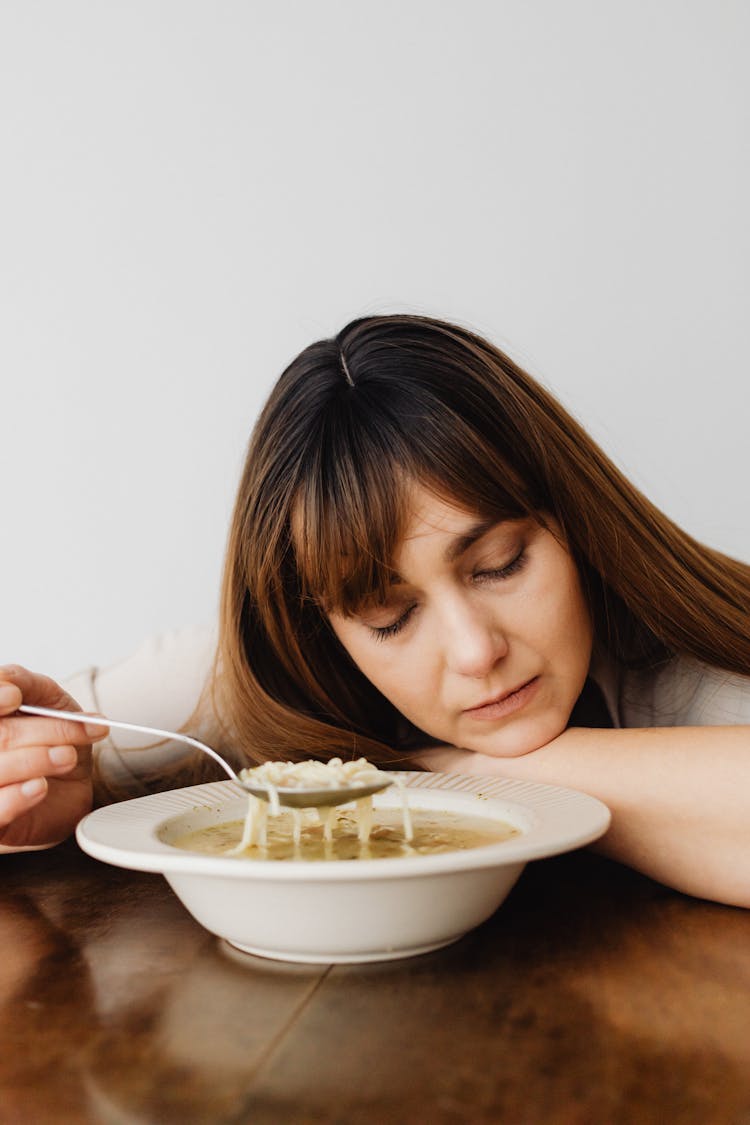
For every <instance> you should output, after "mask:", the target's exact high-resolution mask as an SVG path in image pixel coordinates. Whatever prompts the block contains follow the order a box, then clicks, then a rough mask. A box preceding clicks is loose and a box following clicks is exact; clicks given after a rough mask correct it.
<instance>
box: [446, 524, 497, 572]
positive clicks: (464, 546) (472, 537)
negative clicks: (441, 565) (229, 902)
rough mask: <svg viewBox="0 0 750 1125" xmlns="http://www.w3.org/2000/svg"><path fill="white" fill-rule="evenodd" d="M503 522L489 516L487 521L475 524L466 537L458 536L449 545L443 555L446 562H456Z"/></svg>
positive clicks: (466, 533)
mask: <svg viewBox="0 0 750 1125" xmlns="http://www.w3.org/2000/svg"><path fill="white" fill-rule="evenodd" d="M501 522H502V521H501V520H498V519H496V518H495V517H493V516H489V517H488V518H487V519H484V520H480V521H479V523H475V524H474V526H473V527H470V528H469V530H468V531H467V532H465V534H464V535H459V536H457V538H456V539H454V540H453V542H452V543H449V544H448V546H447V547H446V548H445V551H444V553H443V559H444V561H445V562H455V561H456V559H459V558H460V557H461V555H463V554H464V553H465V552H466V551H468V549H469V547H473V546H474V544H475V543H476V542H477V541H478V540H479V539H481V538H482V537H483V536H484V535H486V534H487V532H488V531H491V530H492V528H493V527H497V525H498V523H501Z"/></svg>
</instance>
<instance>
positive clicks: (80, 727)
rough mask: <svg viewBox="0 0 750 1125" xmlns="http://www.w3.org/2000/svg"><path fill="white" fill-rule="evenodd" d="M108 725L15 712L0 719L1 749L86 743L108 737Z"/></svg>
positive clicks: (85, 744) (83, 744)
mask: <svg viewBox="0 0 750 1125" xmlns="http://www.w3.org/2000/svg"><path fill="white" fill-rule="evenodd" d="M107 733H108V729H107V727H102V726H98V725H96V724H92V723H74V722H70V721H69V720H66V719H40V718H36V717H35V716H32V715H13V716H11V717H8V718H4V719H2V721H0V753H2V752H5V751H8V750H18V749H20V748H21V747H24V746H57V745H61V746H62V745H65V744H68V743H69V744H70V745H72V746H87V745H88V744H89V743H90V742H97V741H98V740H99V739H100V738H105V737H106V735H107Z"/></svg>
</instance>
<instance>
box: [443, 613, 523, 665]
mask: <svg viewBox="0 0 750 1125" xmlns="http://www.w3.org/2000/svg"><path fill="white" fill-rule="evenodd" d="M441 629H442V634H443V635H442V639H441V640H442V647H443V653H444V659H445V663H446V666H447V667H448V668H449V670H450V671H451V672H455V673H456V674H457V675H459V676H470V677H471V678H472V679H482V678H483V677H485V676H487V675H488V674H489V673H490V672H491V671H492V670H493V668H494V667H495V666H496V665H497V663H498V661H499V660H502V659H503V657H505V656H506V655H507V653H508V640H507V637H506V636H505V633H504V631H503V629H502V626H501V625H500V623H499V622H498V621H496V620H494V619H493V618H492V617H491V616H490V615H489V614H488V613H487V607H486V605H485V606H482V605H478V604H476V603H475V602H472V600H471V598H470V597H468V596H464V597H463V598H460V599H456V600H455V601H453V602H451V603H450V604H447V605H444V606H443V614H442V620H441Z"/></svg>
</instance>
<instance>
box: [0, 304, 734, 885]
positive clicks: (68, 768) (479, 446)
mask: <svg viewBox="0 0 750 1125" xmlns="http://www.w3.org/2000/svg"><path fill="white" fill-rule="evenodd" d="M749 609H750V568H749V567H748V566H746V565H744V564H742V563H739V562H735V561H734V560H731V559H729V558H726V557H724V556H722V555H720V554H719V553H717V552H715V551H712V550H710V549H709V548H706V547H703V546H701V545H700V544H698V543H696V542H695V541H694V540H692V539H691V538H690V537H689V536H687V535H686V534H685V533H684V532H682V531H681V530H680V529H679V528H677V527H676V526H675V525H674V524H673V523H672V522H671V521H670V520H669V519H667V517H666V516H664V515H663V514H662V513H661V512H659V511H658V510H657V509H656V508H654V507H653V505H651V504H650V503H649V502H648V501H647V500H646V499H645V498H644V497H643V496H641V495H640V494H639V493H638V492H637V491H636V489H634V488H633V486H632V485H631V484H629V483H628V482H627V481H626V480H625V479H624V478H623V476H622V475H621V474H620V473H619V472H618V470H617V469H616V468H615V467H614V466H613V465H612V463H611V462H610V461H609V460H608V459H607V458H606V457H605V456H604V454H603V453H602V452H601V451H600V450H599V449H598V448H597V446H596V445H595V444H594V443H593V442H592V440H591V439H590V438H589V437H588V435H587V434H586V433H585V432H584V431H583V430H582V429H581V427H580V426H579V425H578V424H577V423H576V422H575V421H574V420H573V419H572V418H571V417H570V416H569V415H568V414H567V413H566V412H565V411H564V410H563V409H562V408H561V407H560V405H559V404H558V403H556V402H555V401H554V399H553V398H552V397H551V396H550V395H549V394H548V393H547V392H546V391H544V390H543V389H542V388H541V387H540V386H539V385H538V384H537V383H535V382H534V381H533V380H532V379H531V378H530V377H529V376H528V375H526V374H525V373H524V372H523V371H521V370H520V369H519V368H518V367H516V365H515V364H513V363H512V362H511V361H510V360H509V359H508V358H507V357H506V356H504V355H503V354H502V353H500V352H499V351H498V350H497V349H495V348H494V347H492V346H491V345H490V344H488V343H487V342H486V341H484V340H482V339H480V338H479V337H477V336H475V335H473V334H472V333H470V332H467V331H465V330H464V329H461V328H458V327H456V326H454V325H450V324H446V323H443V322H440V321H436V320H430V319H427V318H422V317H411V316H385V317H369V318H366V319H363V320H359V321H355V322H353V323H352V324H350V325H348V326H347V327H346V328H345V329H344V330H343V331H342V332H341V333H340V334H339V335H338V336H337V337H336V338H335V339H333V340H326V341H321V342H319V343H316V344H313V345H312V346H311V347H309V348H307V349H306V350H305V351H304V352H303V353H302V354H301V355H300V356H299V357H298V358H297V359H296V360H295V361H294V362H293V363H292V364H291V365H290V366H289V367H288V368H287V370H286V371H285V372H284V373H283V375H282V376H281V378H280V380H279V382H278V383H277V385H276V387H275V389H274V391H273V392H272V394H271V396H270V399H269V401H268V403H267V404H266V407H265V408H264V410H263V412H262V414H261V417H260V419H259V421H258V424H257V426H256V429H255V433H254V435H253V438H252V441H251V444H250V449H249V452H248V457H247V463H246V466H245V470H244V473H243V476H242V480H241V483H240V488H239V494H238V499H237V504H236V508H235V513H234V518H233V523H232V528H231V532H230V539H229V546H228V552H227V560H226V569H225V576H224V584H223V594H222V605H221V617H220V632H219V645H218V658H217V661H216V664H215V668H214V675H213V677H212V678H211V683H210V691H209V692H208V693H207V694H206V695H205V697H204V699H203V702H202V705H201V707H200V708H199V710H198V711H197V712H196V715H195V717H194V718H195V720H196V722H198V721H199V722H200V723H202V724H206V726H204V727H203V730H204V733H205V734H208V733H209V732H210V733H212V735H213V737H214V738H215V739H216V740H217V741H219V742H221V743H222V744H223V745H224V746H225V747H227V746H231V747H235V748H239V751H238V760H239V761H241V762H247V761H251V762H257V761H260V760H263V759H265V758H278V757H310V756H317V757H321V756H324V757H326V756H330V755H334V754H337V755H340V756H342V757H351V756H352V755H353V754H354V755H359V754H365V755H366V756H367V757H369V758H370V759H371V760H374V761H377V762H380V763H397V764H400V765H407V764H409V763H412V764H413V763H417V764H419V765H421V766H423V767H425V768H428V769H442V770H460V771H467V772H479V773H501V774H503V775H506V776H510V777H516V778H524V779H528V780H531V781H543V782H551V783H557V784H563V785H570V786H573V787H576V788H580V789H583V790H586V791H587V792H590V793H593V794H594V795H596V796H598V797H600V798H601V799H603V800H604V801H605V802H606V803H607V804H609V806H610V808H611V809H612V811H613V823H612V828H611V830H610V831H609V833H608V834H607V836H606V837H605V838H604V840H603V842H601V844H600V845H599V847H600V849H601V850H602V851H604V852H605V853H606V854H608V855H610V856H612V857H614V858H616V859H619V860H621V861H622V862H625V863H629V864H631V865H632V866H634V867H636V868H638V869H639V870H641V871H644V872H646V873H647V874H649V875H652V876H654V877H656V878H659V879H661V880H663V881H664V882H666V883H668V884H670V885H672V886H675V887H677V888H678V889H681V890H685V891H688V892H690V893H693V894H698V895H703V896H705V897H709V898H715V899H717V900H720V901H725V902H732V903H736V904H740V905H745V906H750V858H748V856H747V853H748V849H747V846H746V845H747V842H748V828H747V825H748V824H749V823H750V816H749V815H748V814H750V796H748V794H750V785H748V782H750V679H746V678H745V677H748V676H750V629H748V620H749V618H748V610H749ZM4 679H5V681H6V686H5V687H4V688H2V689H0V705H2V707H3V708H4V709H5V712H6V713H8V712H10V711H12V710H13V709H14V708H15V707H16V706H17V705H18V703H19V702H20V699H21V697H22V696H24V697H27V698H29V699H31V698H32V697H34V698H35V701H37V702H39V701H41V699H42V697H44V699H45V700H46V701H48V702H49V701H52V702H51V705H52V706H62V705H63V704H67V705H68V706H69V705H70V704H71V699H70V697H69V696H66V695H64V694H63V693H61V690H60V689H59V688H57V686H56V685H51V684H50V683H49V682H46V683H45V682H44V681H43V680H40V679H39V678H35V677H32V676H30V674H29V673H26V672H23V671H11V672H6V674H5V676H4ZM0 725H1V726H2V728H3V733H2V739H3V743H2V745H3V746H4V747H5V748H6V753H5V754H3V755H0V762H2V766H0V769H2V768H4V769H5V774H4V775H0V780H2V781H4V783H5V784H4V788H3V789H2V790H0V802H3V803H2V804H1V805H0V819H1V820H2V822H3V823H4V824H6V825H7V828H6V829H5V836H4V837H3V843H5V844H6V846H7V845H9V844H13V845H18V844H19V843H26V844H34V843H36V842H40V843H42V842H48V840H49V838H52V837H51V836H50V833H51V829H50V827H49V823H50V822H51V821H54V824H55V832H56V833H59V832H61V831H62V829H63V828H64V827H67V828H68V830H69V829H70V828H71V827H72V825H73V824H74V822H75V818H76V817H78V816H79V815H80V813H81V811H83V809H84V808H85V807H86V802H87V801H89V800H90V795H89V794H88V793H87V791H86V790H85V786H86V784H87V771H86V756H87V749H86V745H85V744H84V745H83V746H82V745H81V739H82V737H84V736H81V735H79V734H78V732H76V731H75V730H73V729H72V725H59V726H58V725H56V724H45V723H43V722H42V721H39V722H37V721H32V720H29V719H24V718H20V717H18V716H16V717H14V718H6V719H3V720H2V722H1V724H0ZM101 733H102V732H101V730H99V731H97V732H94V734H101ZM92 736H93V735H91V736H89V737H92ZM53 743H60V744H61V745H59V746H55V748H54V749H55V750H56V751H58V752H59V753H58V756H59V757H61V758H62V757H63V751H64V757H65V760H64V761H63V762H62V763H61V764H59V765H56V766H54V767H53V766H52V764H51V763H50V761H49V754H52V753H53V751H52V750H50V749H49V748H50V747H51V746H52V744H53ZM73 748H75V750H74V749H73ZM48 751H49V754H48ZM74 753H75V755H76V756H75V761H74ZM43 777H46V778H49V779H50V780H49V781H48V782H44V781H43V780H41V779H42V778H43ZM70 779H73V780H72V781H71V780H70ZM22 781H23V782H25V783H26V785H27V787H28V785H29V783H32V784H36V785H37V786H39V792H38V793H37V794H36V795H34V794H33V793H32V794H29V793H28V792H27V793H26V794H24V793H23V788H22V785H21V784H20V783H21V782H22ZM45 785H46V786H47V788H46V789H45V788H44V786H45ZM73 785H77V786H78V788H77V791H76V793H77V796H76V799H75V801H74V800H73V799H72V797H71V799H70V800H69V801H66V800H65V799H64V797H63V796H61V795H60V794H64V793H66V792H68V791H71V792H72V786H73ZM69 787H70V789H69ZM24 801H26V804H24ZM34 801H36V802H38V803H37V804H36V805H32V804H29V802H34ZM55 817H56V819H55ZM66 818H67V823H66ZM43 823H44V824H45V827H44V828H42V827H41V825H42V824H43Z"/></svg>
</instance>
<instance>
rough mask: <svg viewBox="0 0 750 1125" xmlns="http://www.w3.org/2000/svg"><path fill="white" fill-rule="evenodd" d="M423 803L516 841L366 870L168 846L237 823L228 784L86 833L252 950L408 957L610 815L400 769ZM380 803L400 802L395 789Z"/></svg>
mask: <svg viewBox="0 0 750 1125" xmlns="http://www.w3.org/2000/svg"><path fill="white" fill-rule="evenodd" d="M399 776H400V777H401V778H403V779H404V781H405V783H406V786H407V789H408V793H409V803H410V805H411V806H412V807H413V808H429V809H449V810H453V811H456V812H460V813H464V814H469V815H475V816H482V817H488V818H490V819H493V818H494V819H499V820H503V821H506V822H510V823H511V824H513V825H514V826H515V827H516V828H518V829H519V830H520V835H518V836H514V837H511V838H510V839H509V840H504V841H502V842H500V843H497V844H490V845H488V846H486V847H481V848H472V849H469V850H466V851H455V852H446V853H442V854H438V855H430V856H418V857H413V858H412V857H407V858H399V859H368V860H357V861H356V862H338V863H325V862H308V861H289V862H286V861H285V862H283V863H279V862H267V861H259V860H252V859H246V858H243V857H230V856H226V857H224V856H208V855H198V854H195V853H192V852H186V851H183V850H181V849H178V848H175V847H173V846H171V844H170V843H169V842H168V841H169V839H170V838H171V839H174V838H175V837H177V836H179V835H183V834H185V833H187V832H190V831H193V830H196V829H198V828H202V827H206V826H208V825H210V824H218V823H221V822H223V821H228V820H236V819H239V818H240V817H242V816H243V814H244V811H245V808H246V798H245V797H243V796H238V791H237V789H236V787H235V786H233V785H232V783H231V782H218V783H212V784H208V785H198V786H191V787H189V788H186V789H176V790H173V791H171V792H169V793H158V794H154V795H153V796H149V797H139V798H137V799H135V800H131V801H124V802H121V803H120V804H116V805H110V806H107V807H106V808H102V809H97V810H96V811H95V812H92V813H90V814H89V815H88V816H86V817H84V819H83V820H82V821H81V823H80V824H79V825H78V830H77V833H76V836H77V839H78V842H79V844H80V846H81V847H82V848H83V850H84V851H86V852H88V853H89V854H90V855H92V856H94V857H95V858H96V859H100V860H104V861H105V862H106V863H112V864H115V865H116V866H119V867H129V868H133V869H134V870H137V871H158V872H161V873H162V874H163V875H164V876H165V877H166V879H167V880H168V882H169V883H170V885H171V886H172V888H173V890H174V891H175V893H176V894H177V895H178V896H179V897H180V899H181V900H182V902H183V903H184V905H185V906H186V907H187V909H188V910H189V911H190V912H191V913H192V914H193V916H194V917H195V918H197V919H198V921H199V922H201V923H202V925H204V926H206V928H207V929H209V930H211V931H212V932H213V933H215V934H218V935H219V936H220V937H223V938H225V939H226V940H227V941H229V942H231V943H232V944H233V945H235V946H237V947H238V948H240V949H243V950H245V951H250V952H253V953H257V954H261V955H263V956H267V957H277V958H282V959H286V960H300V961H368V960H382V959H387V958H391V957H401V956H407V955H411V954H413V953H418V952H425V951H426V950H428V949H434V948H437V947H438V946H440V945H445V944H447V943H448V942H449V941H455V940H456V939H457V938H459V937H461V935H462V934H463V933H465V932H466V931H467V930H468V929H471V928H472V927H473V926H475V925H478V924H479V922H481V921H484V919H485V918H487V917H488V916H489V915H490V914H491V913H492V912H493V911H494V910H495V909H496V907H497V906H498V905H499V903H500V902H501V901H502V900H503V898H504V897H505V896H506V895H507V893H508V891H509V890H510V888H511V887H512V886H513V883H515V881H516V879H517V878H518V876H519V875H520V873H521V871H522V869H523V866H524V864H525V863H526V862H527V861H528V860H533V859H541V858H543V857H544V856H550V855H556V854H558V853H560V852H564V851H569V850H570V849H572V848H576V847H580V846H582V845H584V844H588V843H591V841H593V840H596V839H597V838H598V837H599V836H601V835H602V834H603V833H604V832H605V831H606V829H607V827H608V825H609V821H610V814H609V810H608V809H607V807H606V806H605V805H603V804H602V803H601V801H598V800H596V799H595V798H593V797H589V796H587V795H586V794H584V793H579V792H576V791H574V790H571V789H561V788H557V787H554V786H548V785H536V784H532V783H530V782H521V781H511V780H506V779H503V778H497V777H493V778H489V777H477V776H470V775H463V774H439V773H401V774H400V775H399ZM374 800H375V808H376V809H377V808H378V807H387V808H393V807H394V806H398V804H399V803H400V797H399V793H398V790H397V789H396V787H395V786H394V787H392V788H390V789H388V790H386V791H385V792H383V793H380V794H378V795H377V796H376V797H375V799H374Z"/></svg>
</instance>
